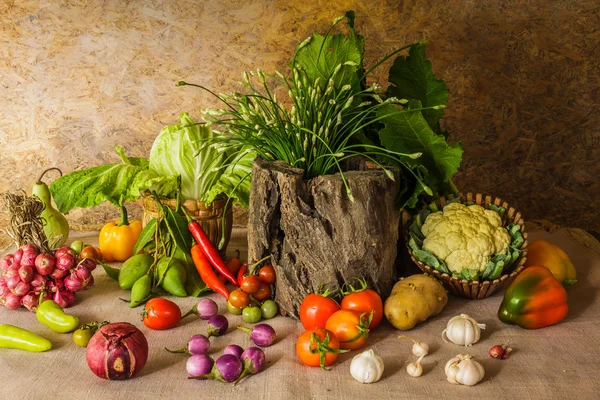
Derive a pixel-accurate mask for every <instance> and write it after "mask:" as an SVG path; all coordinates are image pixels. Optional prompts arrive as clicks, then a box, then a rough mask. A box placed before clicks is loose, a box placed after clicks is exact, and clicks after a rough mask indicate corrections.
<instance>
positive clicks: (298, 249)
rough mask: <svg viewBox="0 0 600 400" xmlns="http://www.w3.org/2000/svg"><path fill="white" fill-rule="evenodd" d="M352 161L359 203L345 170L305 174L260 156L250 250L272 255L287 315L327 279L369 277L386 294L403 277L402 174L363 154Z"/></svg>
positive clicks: (253, 192) (255, 172)
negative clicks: (372, 163)
mask: <svg viewBox="0 0 600 400" xmlns="http://www.w3.org/2000/svg"><path fill="white" fill-rule="evenodd" d="M351 164H352V165H350V164H348V165H346V168H344V170H346V171H347V172H345V173H344V175H345V177H346V180H347V181H348V184H349V185H350V188H351V190H352V195H353V197H354V202H351V201H350V200H349V198H348V196H347V194H346V189H345V187H344V184H343V182H342V179H341V175H340V174H339V173H337V174H331V175H325V176H320V177H317V178H314V179H311V180H308V181H305V180H303V178H302V175H303V170H301V169H297V168H291V167H290V166H288V165H287V164H285V163H284V162H280V161H276V162H267V161H264V160H262V159H257V160H256V161H255V162H254V165H253V168H252V188H251V194H250V208H249V212H248V257H249V260H250V261H256V260H259V259H261V258H263V257H265V256H267V255H271V262H272V264H273V266H274V268H275V271H276V274H277V281H276V292H275V296H276V297H275V300H276V301H277V303H278V304H279V307H280V310H281V312H282V314H283V315H288V316H291V317H294V318H298V309H299V307H300V303H301V302H302V299H304V297H305V296H306V295H308V294H310V293H314V292H316V291H317V290H318V289H319V288H320V287H321V286H322V285H324V284H330V283H333V284H334V285H335V284H337V285H338V286H339V285H342V284H343V283H344V282H345V281H347V280H349V279H351V278H353V277H362V278H364V279H365V280H366V281H367V283H368V284H369V285H370V287H371V288H372V289H374V290H376V291H377V292H379V293H380V294H381V295H383V296H387V295H388V294H389V292H390V291H391V288H392V286H393V284H394V283H395V282H396V275H397V274H396V271H395V268H394V261H395V259H396V245H397V241H398V224H399V218H400V212H399V211H398V209H397V207H396V206H395V204H394V202H395V200H396V197H397V194H398V184H397V182H398V179H399V176H398V175H397V174H396V177H397V179H396V182H394V181H392V180H391V179H389V177H388V176H387V175H386V174H385V173H384V172H383V171H382V170H381V169H378V168H370V167H369V166H368V165H367V164H366V163H364V162H363V161H362V160H358V161H353V162H352V163H351Z"/></svg>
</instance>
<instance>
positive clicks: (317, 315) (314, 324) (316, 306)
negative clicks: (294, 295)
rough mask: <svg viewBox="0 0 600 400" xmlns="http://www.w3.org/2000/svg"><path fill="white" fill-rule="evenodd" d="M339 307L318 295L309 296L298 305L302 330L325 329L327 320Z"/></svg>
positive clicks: (333, 301) (331, 300)
mask: <svg viewBox="0 0 600 400" xmlns="http://www.w3.org/2000/svg"><path fill="white" fill-rule="evenodd" d="M339 309H340V306H339V305H338V303H336V302H335V300H333V299H330V298H329V297H324V296H321V295H318V294H309V295H308V296H306V297H305V298H304V300H303V301H302V304H300V322H302V326H303V327H304V329H315V328H325V324H326V323H327V319H328V318H329V317H330V316H331V314H333V313H334V312H336V311H338V310H339Z"/></svg>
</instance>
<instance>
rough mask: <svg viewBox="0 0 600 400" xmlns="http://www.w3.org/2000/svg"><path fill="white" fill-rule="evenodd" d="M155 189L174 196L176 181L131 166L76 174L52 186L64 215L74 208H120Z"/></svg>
mask: <svg viewBox="0 0 600 400" xmlns="http://www.w3.org/2000/svg"><path fill="white" fill-rule="evenodd" d="M153 186H154V187H155V188H157V189H158V187H160V189H159V190H157V191H158V192H159V193H161V194H163V193H167V192H174V191H175V189H176V179H175V178H174V177H161V176H158V175H157V174H156V172H154V171H152V170H149V169H147V168H143V167H138V166H135V165H130V164H107V165H101V166H98V167H93V168H89V169H85V170H82V171H75V172H72V173H70V174H67V175H64V176H63V177H62V178H59V179H57V180H55V181H54V182H52V184H51V185H50V192H51V193H52V197H53V198H54V201H55V202H56V206H57V207H58V209H59V211H60V212H61V213H63V214H66V213H68V212H69V211H70V210H72V209H73V208H74V207H81V208H87V207H93V206H96V205H98V204H100V203H102V202H104V201H108V202H110V203H112V204H114V205H116V206H118V207H120V206H122V205H123V204H124V203H125V202H127V201H132V200H135V199H137V198H138V197H139V196H140V193H141V192H142V191H143V190H146V189H150V188H151V187H153Z"/></svg>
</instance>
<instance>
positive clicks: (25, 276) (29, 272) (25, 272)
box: [19, 265, 33, 282]
mask: <svg viewBox="0 0 600 400" xmlns="http://www.w3.org/2000/svg"><path fill="white" fill-rule="evenodd" d="M19 276H20V277H21V280H22V281H23V282H31V280H32V279H33V268H32V267H30V266H29V265H21V267H20V268H19Z"/></svg>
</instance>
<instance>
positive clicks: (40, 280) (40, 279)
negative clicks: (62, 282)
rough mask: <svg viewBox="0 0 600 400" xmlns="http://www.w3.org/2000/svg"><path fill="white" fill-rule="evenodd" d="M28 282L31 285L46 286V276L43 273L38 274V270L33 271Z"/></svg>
mask: <svg viewBox="0 0 600 400" xmlns="http://www.w3.org/2000/svg"><path fill="white" fill-rule="evenodd" d="M29 284H30V285H31V286H33V287H36V288H39V287H43V286H46V277H45V276H44V275H40V274H39V272H34V273H33V279H32V280H31V282H29Z"/></svg>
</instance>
